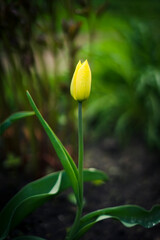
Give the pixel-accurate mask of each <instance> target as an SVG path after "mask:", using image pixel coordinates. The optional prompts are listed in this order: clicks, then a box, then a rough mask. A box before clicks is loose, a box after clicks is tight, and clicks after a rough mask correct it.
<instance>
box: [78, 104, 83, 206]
mask: <svg viewBox="0 0 160 240" xmlns="http://www.w3.org/2000/svg"><path fill="white" fill-rule="evenodd" d="M78 147H79V149H78V171H79V188H80V194H79V195H80V196H79V197H80V202H81V204H82V206H83V124H82V102H79V103H78Z"/></svg>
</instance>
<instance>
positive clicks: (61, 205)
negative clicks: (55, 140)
mask: <svg viewBox="0 0 160 240" xmlns="http://www.w3.org/2000/svg"><path fill="white" fill-rule="evenodd" d="M85 148H86V149H85V150H86V154H85V167H94V168H97V169H100V170H103V171H105V172H106V173H107V175H108V176H109V181H108V182H106V183H105V184H103V185H100V186H95V185H93V184H91V183H86V184H85V187H84V193H85V201H86V204H85V207H84V213H88V212H90V211H93V210H96V209H99V208H104V207H112V206H118V205H122V204H138V205H140V206H142V207H145V208H146V209H150V208H151V207H152V206H153V205H154V204H158V203H160V157H159V155H160V154H159V153H158V152H155V151H150V150H148V149H147V148H146V147H145V146H144V145H143V144H142V143H139V142H138V141H136V142H135V141H134V143H131V144H130V145H129V146H128V147H125V148H122V147H119V146H118V144H117V143H116V142H115V141H114V140H113V139H104V140H103V141H102V142H100V143H98V144H97V145H95V144H94V145H88V146H86V147H85ZM5 177H6V176H3V175H2V174H1V175H0V178H1V179H0V180H1V183H2V182H3V181H4V178H5ZM15 183H16V182H14V181H12V184H11V183H10V182H9V180H7V181H6V184H5V186H3V187H2V186H1V187H0V192H1V194H3V196H4V198H3V199H1V200H0V203H1V206H2V205H3V204H4V203H5V201H6V200H7V198H9V197H10V196H11V195H13V194H14V192H16V191H17V189H19V188H20V187H21V186H16V185H15ZM23 184H24V182H23ZM1 185H2V184H1ZM6 187H7V189H6ZM69 192H70V191H67V192H65V193H63V194H61V195H60V196H58V197H57V198H56V199H54V200H51V201H49V202H47V203H46V204H44V205H43V206H42V207H40V208H39V209H37V210H36V211H35V212H34V213H33V214H31V215H30V216H28V217H27V218H26V219H25V220H24V221H23V222H22V223H21V224H20V225H19V226H18V227H17V228H16V229H15V230H14V231H13V232H12V233H11V235H10V237H9V238H8V239H12V238H13V237H14V236H17V235H22V234H26V235H29V234H30V235H36V236H40V237H44V238H45V239H47V240H53V239H55V240H62V239H64V238H65V231H66V229H67V228H68V227H69V226H70V225H71V224H72V222H73V220H74V216H75V210H76V209H75V206H74V205H73V204H72V203H70V202H69V201H68V198H67V196H68V193H69ZM1 196H2V195H1ZM82 239H83V240H95V239H96V240H115V239H116V240H122V239H123V240H160V225H157V226H155V227H153V228H151V229H144V228H142V227H140V226H135V227H133V228H125V227H124V226H123V225H122V224H121V223H119V222H118V221H116V220H112V219H108V220H104V221H101V222H99V223H97V224H96V225H94V227H93V228H92V229H91V230H90V231H89V232H88V233H87V234H86V235H85V236H84V237H83V238H82Z"/></svg>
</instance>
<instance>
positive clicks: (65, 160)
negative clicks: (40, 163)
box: [27, 91, 79, 200]
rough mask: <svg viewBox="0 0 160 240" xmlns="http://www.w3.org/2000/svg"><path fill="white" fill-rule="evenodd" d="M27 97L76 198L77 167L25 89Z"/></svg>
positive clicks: (77, 188) (77, 194) (77, 195)
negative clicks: (69, 181)
mask: <svg viewBox="0 0 160 240" xmlns="http://www.w3.org/2000/svg"><path fill="white" fill-rule="evenodd" d="M27 97H28V99H29V102H30V104H31V106H32V108H33V110H34V111H35V114H36V116H37V117H38V119H39V121H40V122H41V124H42V126H43V128H44V130H45V132H46V133H47V135H48V137H49V139H50V140H51V143H52V145H53V147H54V149H55V151H56V153H57V156H58V157H59V160H60V161H61V163H62V165H63V167H64V169H65V171H66V173H67V174H68V177H69V178H70V180H71V184H72V187H73V190H74V193H75V195H76V199H77V200H78V197H79V187H78V170H77V167H76V165H75V163H74V161H73V160H72V158H71V157H70V155H69V154H68V153H67V150H66V149H65V148H64V146H63V145H62V143H61V142H60V140H59V139H58V138H57V136H56V135H55V134H54V132H53V131H52V129H51V128H50V126H49V125H48V123H47V122H46V121H45V120H44V119H43V117H42V115H41V114H40V112H39V110H38V108H37V107H36V105H35V103H34V101H33V99H32V97H31V95H30V94H29V92H28V91H27Z"/></svg>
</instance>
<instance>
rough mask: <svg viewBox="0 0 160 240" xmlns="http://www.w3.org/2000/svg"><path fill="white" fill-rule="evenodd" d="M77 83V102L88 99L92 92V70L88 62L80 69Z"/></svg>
mask: <svg viewBox="0 0 160 240" xmlns="http://www.w3.org/2000/svg"><path fill="white" fill-rule="evenodd" d="M75 82H76V91H75V92H76V93H75V95H76V100H78V101H83V100H85V99H87V98H88V97H89V95H90V91H91V70H90V67H89V64H88V61H87V60H86V61H85V62H84V63H83V64H82V65H81V67H80V68H79V70H78V73H77V76H76V81H75Z"/></svg>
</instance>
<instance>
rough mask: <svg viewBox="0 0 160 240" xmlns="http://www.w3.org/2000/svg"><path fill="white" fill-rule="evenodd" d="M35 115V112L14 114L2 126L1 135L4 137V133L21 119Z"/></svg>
mask: <svg viewBox="0 0 160 240" xmlns="http://www.w3.org/2000/svg"><path fill="white" fill-rule="evenodd" d="M34 114H35V113H34V112H29V111H28V112H27V111H26V112H17V113H14V114H12V115H11V116H10V117H8V118H7V119H6V120H5V121H4V122H3V123H1V124H0V135H2V134H3V133H4V131H5V130H6V129H7V128H9V127H10V126H11V125H12V123H14V122H15V121H17V120H19V119H21V118H25V117H29V116H33V115H34Z"/></svg>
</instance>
